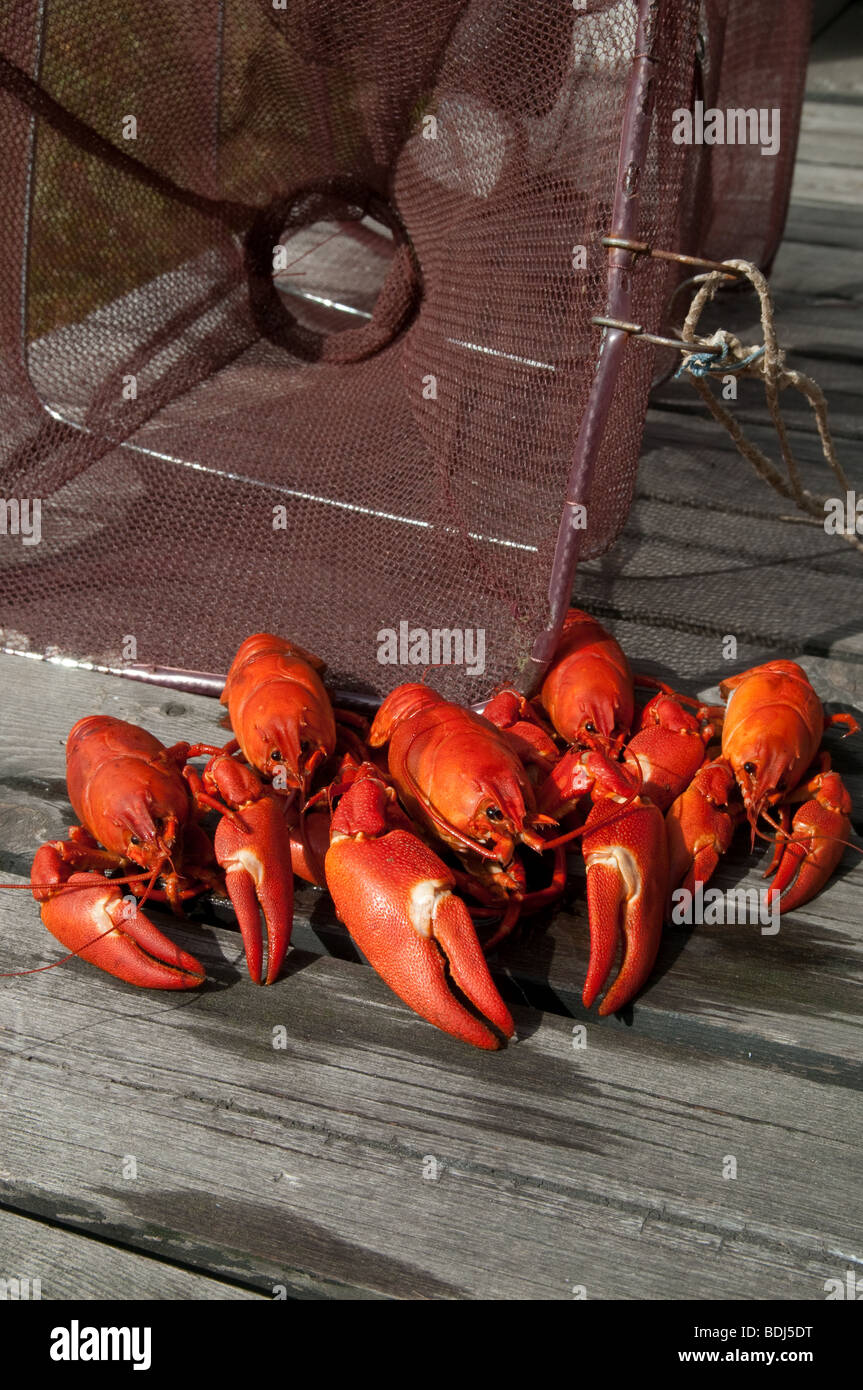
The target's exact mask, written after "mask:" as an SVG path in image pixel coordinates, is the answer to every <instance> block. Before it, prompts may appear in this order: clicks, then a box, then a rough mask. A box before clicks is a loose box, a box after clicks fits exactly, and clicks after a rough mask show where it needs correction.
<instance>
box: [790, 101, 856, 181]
mask: <svg viewBox="0 0 863 1390" xmlns="http://www.w3.org/2000/svg"><path fill="white" fill-rule="evenodd" d="M861 155H863V112H861V110H860V106H859V105H851V104H850V103H849V104H846V103H844V102H841V101H838V102H833V101H814V100H809V101H806V102H804V105H803V111H802V113H801V119H800V141H799V144H798V146H797V159H798V162H802V163H808V164H815V165H817V164H828V165H834V166H836V165H838V166H841V167H844V168H852V169H859V167H860V163H861Z"/></svg>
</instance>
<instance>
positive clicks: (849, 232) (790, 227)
mask: <svg viewBox="0 0 863 1390" xmlns="http://www.w3.org/2000/svg"><path fill="white" fill-rule="evenodd" d="M789 241H795V242H803V243H806V244H808V245H812V246H839V247H848V248H849V249H851V250H859V249H860V247H861V245H863V212H861V210H860V209H859V208H850V207H847V206H842V207H836V206H835V205H831V204H829V203H825V202H823V201H822V200H819V199H816V200H814V201H812V202H809V201H803V200H802V199H795V200H794V201H793V202H792V204H791V206H790V208H789V210H788V221H787V222H786V224H785V240H784V241H783V248H784V247H785V246H786V245H787V243H788V242H789ZM827 259H828V258H825V263H826V262H827Z"/></svg>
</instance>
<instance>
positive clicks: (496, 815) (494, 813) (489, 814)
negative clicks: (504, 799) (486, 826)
mask: <svg viewBox="0 0 863 1390" xmlns="http://www.w3.org/2000/svg"><path fill="white" fill-rule="evenodd" d="M485 814H486V820H503V811H502V810H501V809H500V807H499V806H489V808H488V810H487V811H486V813H485Z"/></svg>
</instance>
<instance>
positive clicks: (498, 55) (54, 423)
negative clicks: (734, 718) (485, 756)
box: [0, 0, 810, 699]
mask: <svg viewBox="0 0 863 1390" xmlns="http://www.w3.org/2000/svg"><path fill="white" fill-rule="evenodd" d="M809 21H810V13H809V5H808V4H807V3H797V4H787V3H779V0H761V3H759V4H757V5H754V4H752V3H751V0H702V3H697V0H582V3H579V0H575V3H573V2H572V0H530V3H528V0H425V3H423V4H422V5H419V4H417V3H416V0H385V2H384V0H221V2H220V0H184V3H182V4H177V3H176V0H148V3H146V4H145V3H132V0H98V2H97V0H5V3H4V4H3V6H2V8H0V128H2V134H0V148H2V151H3V154H2V159H3V177H2V182H0V228H2V246H3V252H2V270H0V276H2V280H0V446H2V468H3V479H4V481H3V488H2V492H3V498H4V500H5V502H6V515H7V521H9V520H10V518H12V519H14V516H13V510H11V509H10V503H11V502H13V501H14V502H17V503H18V504H19V506H20V507H21V508H22V517H25V516H26V515H28V514H29V516H30V520H31V532H32V518H33V512H32V506H33V505H34V504H35V503H38V511H39V516H40V534H39V536H38V543H36V540H37V537H36V536H35V535H34V534H32V533H31V534H30V535H29V536H26V535H23V534H19V535H18V536H14V535H13V534H11V532H12V531H13V530H14V527H12V526H11V525H10V526H7V534H6V535H4V536H3V537H0V542H2V543H0V627H2V639H3V646H4V647H5V649H6V650H10V651H29V652H31V653H39V654H43V655H44V654H49V655H50V654H54V655H60V656H61V657H65V658H69V659H73V660H76V661H84V662H92V663H95V664H97V665H102V666H107V667H109V668H111V669H121V668H122V667H123V665H124V663H129V662H130V660H132V661H133V662H135V663H137V664H138V665H142V664H143V665H147V664H150V665H152V666H155V667H171V668H181V669H183V670H185V671H205V672H206V671H212V672H219V671H224V670H226V669H227V666H228V664H229V662H230V659H231V656H232V654H233V652H234V651H235V649H236V647H237V646H238V644H239V642H240V641H241V640H242V639H243V638H244V637H245V636H246V635H247V634H248V633H250V632H253V631H256V630H258V629H268V630H272V631H275V632H278V633H281V634H282V635H285V636H290V637H291V638H292V639H295V640H296V641H297V642H299V643H301V644H302V645H303V646H304V647H306V648H308V649H310V650H311V651H314V652H317V653H318V654H319V655H320V656H321V657H323V659H324V660H325V661H326V662H327V663H328V665H329V667H330V669H331V671H332V674H333V678H334V680H335V683H336V684H337V685H339V686H341V687H343V688H346V689H349V690H353V691H355V692H359V693H364V694H366V695H368V696H377V695H380V694H381V693H383V692H384V691H385V690H387V689H389V688H391V687H392V685H393V684H394V683H395V682H396V680H397V679H409V678H411V676H410V673H409V672H407V673H405V672H403V671H400V672H399V674H398V676H397V677H394V674H393V671H392V669H391V668H389V667H388V666H387V665H383V664H382V663H381V660H380V659H379V657H380V649H381V642H380V634H381V632H395V633H400V632H401V631H402V630H403V629H402V625H403V624H405V625H407V630H408V632H409V633H410V632H411V631H414V630H419V631H422V632H426V633H432V632H434V631H439V632H444V633H450V634H451V633H452V632H454V631H458V632H462V633H464V632H467V631H471V632H478V631H479V630H482V632H483V633H484V644H485V646H484V663H483V676H482V682H481V685H482V690H478V688H477V681H476V679H475V677H474V676H472V675H471V674H469V673H468V671H467V669H466V665H465V664H464V663H462V664H461V665H458V664H452V665H444V666H443V667H442V669H441V670H440V671H439V672H438V673H437V674H436V680H435V683H436V685H437V686H438V688H440V689H441V690H442V692H443V693H445V694H448V695H450V696H452V697H454V698H459V699H468V698H469V699H479V698H480V697H481V695H482V694H484V693H486V692H487V691H488V689H490V688H491V687H492V686H493V685H494V684H495V683H498V682H501V681H504V680H508V681H514V682H516V683H518V684H519V685H520V686H521V687H522V688H525V689H527V688H529V687H530V686H531V685H532V684H533V683H534V682H535V680H536V678H537V676H538V674H539V673H540V672H541V670H542V667H543V663H544V662H545V661H547V660H548V658H549V656H550V653H551V650H552V649H553V645H554V639H555V635H556V632H557V631H558V629H559V626H560V623H561V621H562V618H563V614H564V612H565V610H566V607H567V605H568V603H569V601H570V595H571V591H572V584H573V577H574V574H575V568H576V564H577V562H578V561H579V560H580V559H585V558H589V557H593V556H597V555H599V554H601V553H602V552H604V551H605V550H607V549H608V547H609V546H610V545H611V544H612V543H613V541H614V540H615V537H616V536H617V535H618V533H619V531H620V529H621V527H622V525H623V523H624V521H625V518H626V515H627V510H628V507H629V504H630V501H631V498H632V494H633V486H634V480H635V472H636V465H637V460H638V454H639V447H640V442H641V436H642V430H643V425H644V417H645V411H646V408H647V398H648V391H649V388H650V384H651V380H652V377H653V375H654V372H655V368H656V351H657V349H656V348H655V347H653V346H651V345H650V344H649V343H648V342H646V341H642V342H636V341H634V339H633V335H632V333H631V332H629V331H627V329H626V328H622V327H617V326H615V325H617V324H624V325H630V326H631V325H641V326H645V327H646V328H649V329H652V330H653V331H654V332H658V333H661V332H662V331H663V327H664V326H666V327H667V325H666V324H665V315H666V306H667V305H668V302H669V296H670V294H671V292H672V290H673V289H674V287H675V285H676V284H677V283H678V281H679V279H680V277H681V274H682V273H683V272H682V270H681V267H680V266H679V265H678V264H676V263H675V262H674V261H673V260H666V259H657V258H656V257H655V256H652V255H650V254H647V253H646V249H647V248H666V249H670V250H673V251H678V252H685V253H689V254H690V255H695V256H698V257H701V258H705V259H708V260H723V259H724V258H726V257H728V256H735V257H744V258H746V259H748V260H751V261H753V262H755V263H756V264H758V265H760V266H762V267H767V266H769V263H770V260H771V257H772V256H773V253H774V251H775V249H776V246H777V243H778V239H779V237H780V234H781V230H782V226H783V221H784V217H785V212H786V207H787V201H788V193H789V185H790V176H791V170H792V165H793V159H794V151H795V143H796V133H797V121H798V115H799V107H800V102H801V97H802V85H803V74H804V68H805V58H806V47H807V43H808V37H809ZM699 102H700V103H701V104H702V109H703V110H707V109H712V108H718V109H721V110H726V109H730V108H734V109H739V110H741V111H744V112H745V111H748V110H750V109H755V108H757V109H759V110H760V109H767V110H774V109H776V110H779V111H780V112H781V119H782V127H781V142H780V144H779V148H778V149H777V150H775V151H773V152H771V153H768V154H766V155H765V153H764V152H762V148H761V147H760V146H759V144H758V143H748V144H736V145H731V144H728V143H725V144H722V143H714V144H708V143H698V142H697V141H696V140H694V139H693V140H692V141H691V142H689V143H687V142H686V141H679V140H678V139H675V138H674V136H673V131H674V127H675V120H676V119H677V118H676V116H675V113H679V112H680V111H681V110H686V111H690V112H692V111H695V109H696V104H697V103H699ZM597 318H599V319H603V318H604V319H607V320H610V323H606V324H605V325H603V324H601V323H600V324H597V323H596V322H595V321H594V320H596V319H597ZM27 503H29V504H30V512H29V513H27V510H26V506H25V504H27ZM23 529H24V527H23V525H22V527H21V530H22V532H23ZM28 541H29V542H30V543H26V542H28ZM130 639H132V640H131V642H130ZM418 675H419V672H417V677H418Z"/></svg>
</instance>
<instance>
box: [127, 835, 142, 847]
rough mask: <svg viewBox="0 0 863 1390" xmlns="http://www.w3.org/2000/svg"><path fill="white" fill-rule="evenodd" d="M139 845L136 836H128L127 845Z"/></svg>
mask: <svg viewBox="0 0 863 1390" xmlns="http://www.w3.org/2000/svg"><path fill="white" fill-rule="evenodd" d="M140 843H141V841H140V840H139V839H138V836H137V835H130V836H129V844H130V845H139V844H140Z"/></svg>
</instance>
